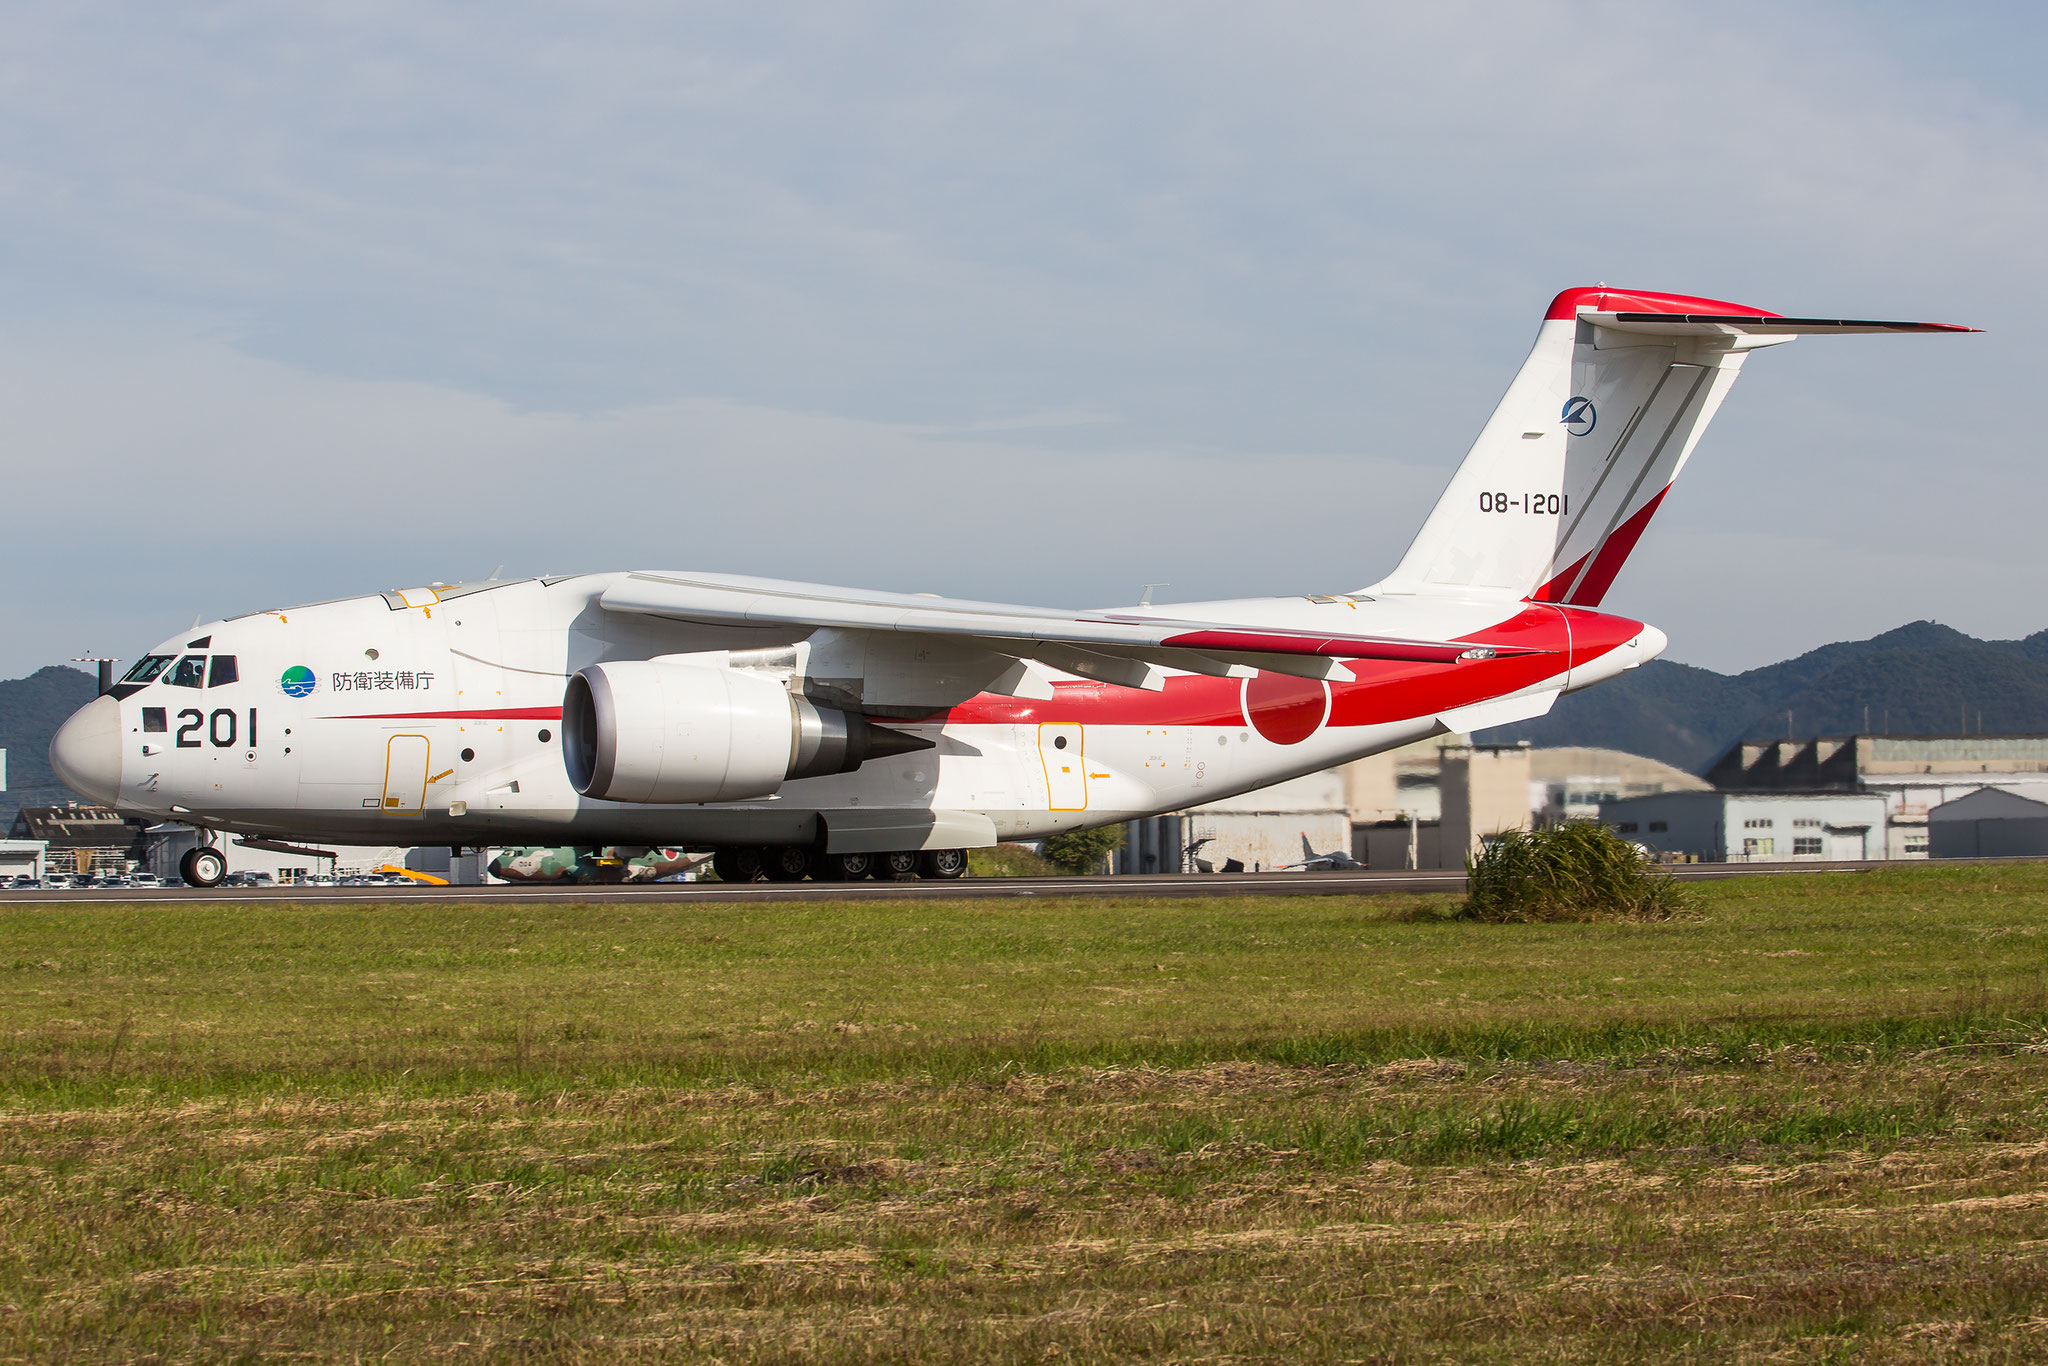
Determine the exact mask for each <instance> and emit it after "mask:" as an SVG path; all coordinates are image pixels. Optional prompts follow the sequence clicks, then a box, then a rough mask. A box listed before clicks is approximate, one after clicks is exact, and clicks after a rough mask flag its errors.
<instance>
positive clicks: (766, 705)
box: [562, 660, 933, 803]
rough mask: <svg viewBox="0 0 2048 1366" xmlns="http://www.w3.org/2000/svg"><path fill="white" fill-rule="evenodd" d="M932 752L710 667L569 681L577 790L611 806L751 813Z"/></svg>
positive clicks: (761, 682)
mask: <svg viewBox="0 0 2048 1366" xmlns="http://www.w3.org/2000/svg"><path fill="white" fill-rule="evenodd" d="M932 747H933V745H932V742H931V741H930V740H926V739H923V738H921V737H919V736H915V735H906V734H904V733H903V732H902V731H898V730H890V729H889V728H887V727H885V726H877V725H873V724H871V723H870V722H869V721H868V720H867V718H866V717H863V716H859V715H856V714H853V713H851V712H843V711H835V710H833V709H832V708H830V707H819V706H815V705H813V704H812V703H811V702H809V701H807V700H806V699H804V698H801V697H798V696H796V695H795V694H793V693H791V692H790V691H789V690H788V689H787V688H786V687H784V686H783V685H782V684H781V683H779V682H777V681H776V680H775V679H774V678H772V677H769V676H767V675H765V674H757V673H748V672H745V671H742V670H738V669H728V668H720V667H712V666H707V665H703V664H683V663H676V662H671V661H667V660H627V661H622V662H620V663H616V664H593V665H591V666H590V667H588V668H586V669H580V670H578V671H577V672H576V673H574V674H572V675H571V676H570V678H569V686H568V690H567V691H566V692H565V693H564V694H563V697H562V761H563V763H564V764H565V765H566V766H567V768H568V770H569V782H570V784H571V785H572V786H573V787H574V788H575V789H576V791H577V792H578V793H580V794H581V795H583V796H585V797H592V798H596V799H598V800H602V801H611V802H650V803H671V802H733V801H744V800H746V799H748V798H750V797H766V796H770V795H772V794H774V793H775V792H776V791H777V790H778V789H780V788H781V786H782V785H783V784H784V783H786V782H791V781H794V780H795V779H798V778H818V777H823V776H825V775H827V774H832V773H851V772H853V771H854V770H855V769H857V768H859V767H860V766H861V765H862V764H863V763H866V762H867V761H868V760H869V759H879V758H883V757H885V756H887V755H891V754H904V753H907V752H909V751H911V750H918V749H931V748H932Z"/></svg>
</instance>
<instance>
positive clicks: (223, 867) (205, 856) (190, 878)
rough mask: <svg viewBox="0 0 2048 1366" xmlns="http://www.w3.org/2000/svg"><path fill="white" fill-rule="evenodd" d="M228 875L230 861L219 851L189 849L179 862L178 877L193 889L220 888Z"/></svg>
mask: <svg viewBox="0 0 2048 1366" xmlns="http://www.w3.org/2000/svg"><path fill="white" fill-rule="evenodd" d="M227 875H228V861H227V859H225V858H223V857H222V856H221V852H220V850H218V849H188V850H186V851H185V857H183V858H181V859H179V860H178V876H179V877H181V878H183V879H185V881H186V883H187V884H188V885H190V886H193V887H218V886H220V884H221V882H222V880H223V879H225V878H226V877H227Z"/></svg>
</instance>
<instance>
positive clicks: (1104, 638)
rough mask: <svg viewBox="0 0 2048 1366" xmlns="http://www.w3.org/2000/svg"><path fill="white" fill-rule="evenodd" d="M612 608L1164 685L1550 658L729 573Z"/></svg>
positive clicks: (647, 576) (659, 587)
mask: <svg viewBox="0 0 2048 1366" xmlns="http://www.w3.org/2000/svg"><path fill="white" fill-rule="evenodd" d="M600 602H601V605H602V606H603V607H604V609H605V610H606V611H609V612H622V613H628V614H632V615H639V616H651V617H664V618H667V619H669V620H672V621H690V622H699V623H703V624H707V625H721V626H799V627H804V626H808V627H814V628H823V627H836V628H839V629H842V630H850V631H882V632H903V633H906V634H912V635H933V636H947V637H952V638H955V639H961V638H966V639H969V640H973V641H975V642H977V643H979V644H980V645H981V646H982V647H983V648H985V649H987V650H989V651H991V652H993V653H996V654H1004V655H1011V656H1014V657H1016V658H1019V659H1036V660H1039V661H1040V662H1042V663H1045V664H1049V665H1051V666H1052V667H1053V668H1056V669H1059V670H1061V671H1063V672H1066V673H1072V674H1076V675H1078V676H1080V677H1083V678H1093V679H1097V680H1099V681H1101V682H1106V683H1119V684H1123V685H1124V686H1128V687H1140V688H1149V689H1153V690H1155V691H1156V690H1157V689H1158V688H1159V687H1162V686H1164V675H1163V674H1162V673H1161V672H1160V671H1161V669H1162V668H1173V669H1182V670H1186V671H1188V672H1190V673H1202V674H1210V675H1213V676H1220V677H1232V676H1238V677H1242V676H1247V675H1249V674H1251V673H1253V672H1255V671H1257V670H1260V669H1264V670H1269V671H1271V672H1275V673H1288V674H1296V675H1299V676H1301V677H1305V678H1339V677H1344V676H1345V675H1343V674H1341V673H1340V672H1339V667H1338V662H1339V661H1340V660H1345V659H1386V660H1405V661H1416V662H1423V663H1443V664H1448V663H1454V662H1457V661H1459V660H1467V659H1492V658H1495V657H1496V656H1501V655H1521V654H1534V653H1541V652H1540V651H1535V650H1531V649H1527V648H1518V647H1514V646H1491V645H1487V646H1475V645H1473V644H1471V643H1469V642H1464V641H1455V640H1402V639H1393V638H1389V637H1382V636H1347V635H1331V634H1328V633H1325V632H1320V631H1314V632H1311V631H1289V630H1279V629H1272V628H1267V627H1260V626H1247V625H1244V624H1241V623H1231V622H1216V621H1188V620H1182V619H1178V618H1174V617H1165V616H1153V615H1149V614H1144V613H1137V612H1094V611H1067V610H1063V609H1059V608H1048V607H1021V606H1017V605H1014V604H1011V603H1000V602H973V601H968V600H965V599H960V598H941V597H928V596H925V595H924V594H919V593H881V592H873V591H869V590H866V589H857V588H835V587H831V586H829V585H825V584H814V583H793V582H789V581H786V580H782V579H760V578H750V577H743V576H739V575H726V574H680V573H657V572H641V573H634V574H629V575H627V576H626V577H625V578H622V579H620V580H619V581H618V582H616V583H614V584H613V585H612V586H611V587H610V588H608V589H606V590H605V593H604V596H603V598H602V599H601V600H600Z"/></svg>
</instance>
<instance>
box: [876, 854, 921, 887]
mask: <svg viewBox="0 0 2048 1366" xmlns="http://www.w3.org/2000/svg"><path fill="white" fill-rule="evenodd" d="M875 876H876V877H878V878H880V879H881V880H882V881H884V882H901V881H903V880H904V879H906V878H913V877H916V876H917V851H916V850H915V849H906V850H903V851H901V852H899V853H894V854H877V855H876V856H875Z"/></svg>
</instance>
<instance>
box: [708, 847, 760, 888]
mask: <svg viewBox="0 0 2048 1366" xmlns="http://www.w3.org/2000/svg"><path fill="white" fill-rule="evenodd" d="M711 871H712V872H714V873H716V874H718V880H719V881H720V882H759V881H760V880H761V851H760V850H759V849H756V848H753V847H752V846H751V845H745V844H733V845H727V846H726V847H725V848H723V849H719V850H715V851H714V852H713V853H712V855H711Z"/></svg>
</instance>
